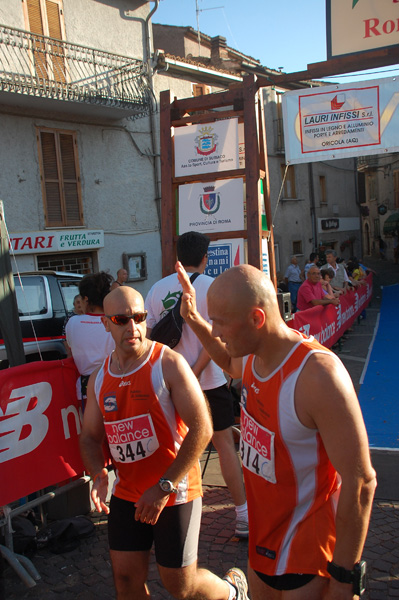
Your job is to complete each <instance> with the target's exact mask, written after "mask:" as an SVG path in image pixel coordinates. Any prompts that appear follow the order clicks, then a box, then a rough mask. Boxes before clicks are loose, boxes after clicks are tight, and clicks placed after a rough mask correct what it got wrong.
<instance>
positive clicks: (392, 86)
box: [283, 77, 399, 164]
mask: <svg viewBox="0 0 399 600" xmlns="http://www.w3.org/2000/svg"><path fill="white" fill-rule="evenodd" d="M398 106H399V80H397V79H396V78H394V77H389V78H386V79H377V80H373V81H366V82H364V81H363V82H359V83H351V84H348V85H329V86H323V87H320V88H317V90H315V88H312V89H309V90H297V91H293V92H286V93H285V94H284V97H283V116H284V139H285V150H286V160H287V163H288V164H295V163H303V162H313V161H317V160H331V159H334V158H349V157H352V156H363V155H365V154H382V153H383V152H396V151H398V150H399V142H398V132H399V111H398Z"/></svg>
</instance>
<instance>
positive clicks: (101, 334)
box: [65, 271, 115, 407]
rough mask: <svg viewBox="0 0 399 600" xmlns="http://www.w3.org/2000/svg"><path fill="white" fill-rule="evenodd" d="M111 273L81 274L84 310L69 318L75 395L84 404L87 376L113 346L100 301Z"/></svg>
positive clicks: (108, 288)
mask: <svg viewBox="0 0 399 600" xmlns="http://www.w3.org/2000/svg"><path fill="white" fill-rule="evenodd" d="M111 282H112V277H111V275H108V274H107V273H104V272H103V271H101V272H100V273H92V274H90V275H85V276H84V277H83V279H81V281H80V282H79V292H80V295H81V297H82V300H83V303H84V304H85V314H83V315H76V316H75V317H73V318H72V319H69V321H68V323H67V325H66V328H65V333H66V341H67V344H68V346H69V347H70V349H71V353H72V357H73V359H74V361H75V364H76V367H77V369H78V371H79V373H80V377H79V379H78V381H77V382H76V392H77V395H78V398H80V399H81V400H82V406H83V407H84V404H85V400H86V388H87V382H88V379H89V376H90V375H91V373H92V372H93V371H94V369H95V368H96V367H99V366H101V365H102V363H103V361H104V360H105V358H106V357H107V356H108V355H109V354H111V352H112V351H113V349H114V348H115V343H114V340H113V339H112V336H111V334H110V333H109V332H108V331H106V330H105V327H104V325H103V321H102V317H104V309H103V301H104V298H105V296H106V295H107V294H108V293H109V291H110V287H111Z"/></svg>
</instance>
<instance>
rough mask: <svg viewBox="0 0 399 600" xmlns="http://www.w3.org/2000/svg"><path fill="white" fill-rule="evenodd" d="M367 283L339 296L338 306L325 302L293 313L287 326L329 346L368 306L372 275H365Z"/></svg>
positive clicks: (371, 289)
mask: <svg viewBox="0 0 399 600" xmlns="http://www.w3.org/2000/svg"><path fill="white" fill-rule="evenodd" d="M366 283H367V285H362V286H359V287H358V288H356V290H352V291H350V292H348V293H347V294H345V295H342V296H340V304H339V306H333V305H332V304H327V305H326V306H314V307H313V308H309V309H308V310H302V311H300V312H297V313H295V314H294V316H293V319H291V321H288V322H287V325H288V326H289V327H292V328H293V329H297V330H299V331H303V333H305V334H306V335H314V337H315V338H316V339H317V340H318V341H319V342H320V343H321V344H323V346H326V347H327V348H331V346H333V345H334V344H335V343H336V342H337V341H338V340H339V338H340V337H341V336H342V335H343V334H344V333H345V331H346V330H347V329H349V327H350V326H351V325H352V323H353V322H354V321H355V319H356V318H357V317H358V316H359V315H360V313H361V312H362V311H363V310H364V309H365V308H366V306H368V304H369V302H370V300H371V296H372V293H373V276H372V275H371V274H370V275H368V276H367V280H366Z"/></svg>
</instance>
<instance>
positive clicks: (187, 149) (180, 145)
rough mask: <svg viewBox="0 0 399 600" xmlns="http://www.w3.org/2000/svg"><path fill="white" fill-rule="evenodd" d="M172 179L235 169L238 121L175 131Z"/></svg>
mask: <svg viewBox="0 0 399 600" xmlns="http://www.w3.org/2000/svg"><path fill="white" fill-rule="evenodd" d="M174 149H175V177H185V176H186V175H199V174H201V173H213V172H218V171H230V170H232V169H238V165H239V161H238V119H236V118H233V119H224V120H223V121H215V122H214V123H204V124H201V125H188V126H187V127H177V128H175V129H174Z"/></svg>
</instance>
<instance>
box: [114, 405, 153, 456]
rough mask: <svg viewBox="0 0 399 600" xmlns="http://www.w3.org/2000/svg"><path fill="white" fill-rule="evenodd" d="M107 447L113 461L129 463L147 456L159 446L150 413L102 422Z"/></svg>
mask: <svg viewBox="0 0 399 600" xmlns="http://www.w3.org/2000/svg"><path fill="white" fill-rule="evenodd" d="M104 426H105V433H106V436H107V440H108V445H109V449H110V452H111V455H112V458H113V459H114V461H115V462H120V463H129V462H136V461H138V460H143V459H144V458H148V457H149V456H151V454H153V453H154V452H155V450H157V449H158V448H159V442H158V438H157V435H156V432H155V428H154V425H153V422H152V419H151V415H139V416H138V417H129V418H128V419H123V420H122V421H113V422H112V423H104Z"/></svg>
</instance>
